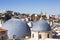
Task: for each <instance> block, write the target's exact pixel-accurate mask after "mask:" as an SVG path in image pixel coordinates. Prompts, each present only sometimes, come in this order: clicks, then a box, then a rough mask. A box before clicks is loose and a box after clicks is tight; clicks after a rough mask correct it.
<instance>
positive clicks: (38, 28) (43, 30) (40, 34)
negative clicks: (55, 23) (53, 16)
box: [31, 20, 52, 40]
mask: <svg viewBox="0 0 60 40" xmlns="http://www.w3.org/2000/svg"><path fill="white" fill-rule="evenodd" d="M46 38H52V32H51V27H50V25H49V24H48V23H47V22H46V21H44V20H39V21H37V22H36V23H35V24H34V25H33V27H32V29H31V39H32V40H40V39H41V40H45V39H46Z"/></svg>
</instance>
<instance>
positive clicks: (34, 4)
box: [0, 0, 60, 14]
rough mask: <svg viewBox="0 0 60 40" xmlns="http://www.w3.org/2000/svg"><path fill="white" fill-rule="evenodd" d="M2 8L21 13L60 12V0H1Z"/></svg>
mask: <svg viewBox="0 0 60 40" xmlns="http://www.w3.org/2000/svg"><path fill="white" fill-rule="evenodd" d="M0 10H13V11H17V12H20V13H40V12H41V10H42V11H43V12H46V13H47V14H48V13H49V14H60V0H0Z"/></svg>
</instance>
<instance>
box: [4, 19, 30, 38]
mask: <svg viewBox="0 0 60 40" xmlns="http://www.w3.org/2000/svg"><path fill="white" fill-rule="evenodd" d="M3 28H5V29H7V30H8V37H9V39H11V38H12V37H13V35H16V39H18V38H23V37H25V36H26V35H30V34H31V31H30V28H29V26H28V25H27V23H26V22H24V21H22V20H20V19H15V18H12V19H10V20H8V21H6V22H5V23H4V24H3Z"/></svg>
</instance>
